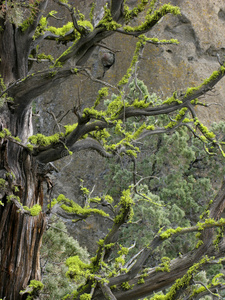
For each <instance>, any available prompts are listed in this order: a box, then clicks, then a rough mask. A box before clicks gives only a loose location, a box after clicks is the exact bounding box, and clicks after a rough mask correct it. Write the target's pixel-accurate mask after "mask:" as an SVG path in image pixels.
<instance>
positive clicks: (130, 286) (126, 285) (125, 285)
mask: <svg viewBox="0 0 225 300" xmlns="http://www.w3.org/2000/svg"><path fill="white" fill-rule="evenodd" d="M133 286H134V285H130V284H129V282H128V281H125V282H123V283H122V284H121V288H122V289H123V290H125V291H127V290H130V289H132V288H133Z"/></svg>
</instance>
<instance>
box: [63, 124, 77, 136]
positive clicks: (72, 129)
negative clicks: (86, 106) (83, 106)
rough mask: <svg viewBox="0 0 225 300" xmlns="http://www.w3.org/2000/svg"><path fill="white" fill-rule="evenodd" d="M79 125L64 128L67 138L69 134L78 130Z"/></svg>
mask: <svg viewBox="0 0 225 300" xmlns="http://www.w3.org/2000/svg"><path fill="white" fill-rule="evenodd" d="M77 125H78V123H75V124H73V125H65V126H64V128H65V129H66V132H65V136H67V135H68V134H69V133H71V132H72V131H74V129H76V128H77Z"/></svg>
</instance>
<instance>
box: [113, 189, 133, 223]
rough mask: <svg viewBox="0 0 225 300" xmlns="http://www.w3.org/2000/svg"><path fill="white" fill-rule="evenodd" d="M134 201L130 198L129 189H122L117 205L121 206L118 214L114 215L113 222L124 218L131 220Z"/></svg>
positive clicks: (118, 221)
mask: <svg viewBox="0 0 225 300" xmlns="http://www.w3.org/2000/svg"><path fill="white" fill-rule="evenodd" d="M133 205H134V201H133V199H132V198H131V194H130V190H129V189H128V190H124V191H123V192H122V196H121V198H120V202H119V204H118V206H121V208H120V211H119V213H118V215H117V216H116V217H115V219H114V222H115V223H120V222H121V221H123V220H124V218H128V220H131V219H132V217H133V214H134V212H133V208H132V206H133Z"/></svg>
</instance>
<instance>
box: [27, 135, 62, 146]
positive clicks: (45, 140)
mask: <svg viewBox="0 0 225 300" xmlns="http://www.w3.org/2000/svg"><path fill="white" fill-rule="evenodd" d="M61 136H63V134H59V133H56V134H54V135H51V136H45V135H43V134H40V133H38V134H36V135H32V136H31V137H29V139H28V141H29V142H30V143H31V144H33V145H39V146H48V145H51V144H53V143H57V142H59V139H60V137H61Z"/></svg>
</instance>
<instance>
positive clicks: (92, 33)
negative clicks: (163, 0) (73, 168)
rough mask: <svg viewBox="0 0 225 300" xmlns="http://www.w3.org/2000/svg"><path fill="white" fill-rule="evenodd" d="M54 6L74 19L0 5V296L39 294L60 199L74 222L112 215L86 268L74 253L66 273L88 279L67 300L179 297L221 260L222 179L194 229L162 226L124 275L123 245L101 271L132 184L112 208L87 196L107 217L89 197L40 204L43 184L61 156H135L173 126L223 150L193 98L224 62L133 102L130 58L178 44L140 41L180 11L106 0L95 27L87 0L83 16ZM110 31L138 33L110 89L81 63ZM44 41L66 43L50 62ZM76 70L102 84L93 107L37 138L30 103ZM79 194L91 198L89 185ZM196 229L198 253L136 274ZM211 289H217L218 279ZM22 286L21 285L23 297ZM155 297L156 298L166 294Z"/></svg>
mask: <svg viewBox="0 0 225 300" xmlns="http://www.w3.org/2000/svg"><path fill="white" fill-rule="evenodd" d="M54 2H55V4H57V5H59V8H60V9H65V10H66V11H68V13H69V15H70V16H71V20H67V21H69V22H68V23H65V24H64V26H63V27H61V28H54V27H53V26H51V17H52V15H53V14H55V12H51V13H50V14H48V15H46V14H45V11H46V8H47V6H48V5H49V4H50V3H51V1H48V0H32V1H31V0H27V1H0V7H1V13H0V56H1V63H0V75H1V96H0V97H1V108H0V130H1V132H0V138H1V146H0V164H1V165H0V174H1V181H0V184H1V202H0V203H1V208H0V220H1V227H0V265H1V271H0V278H1V281H0V297H2V298H4V297H5V298H6V299H26V298H28V297H29V298H32V297H33V298H35V297H36V298H37V297H38V290H39V289H42V287H43V286H42V284H41V282H40V280H41V273H40V246H41V241H42V236H43V233H44V231H45V228H46V225H47V223H48V215H49V212H51V209H52V207H53V204H55V202H58V203H59V204H60V205H61V208H62V209H64V211H65V212H67V213H68V214H74V215H75V216H76V217H77V218H80V219H85V218H87V217H88V216H89V215H91V214H95V213H97V214H100V215H102V216H103V217H107V218H110V219H111V221H112V224H113V225H112V228H111V229H110V230H109V233H108V234H107V236H106V237H105V238H104V239H103V240H101V241H99V249H98V251H97V254H96V257H95V258H93V259H92V263H91V264H85V262H82V261H81V260H80V259H79V257H77V256H72V257H71V258H70V259H68V261H67V265H68V268H69V270H68V272H67V276H69V277H70V278H71V279H80V278H81V277H85V279H86V283H85V284H84V285H83V287H81V288H80V289H79V290H78V291H77V292H76V294H74V295H73V296H71V297H72V298H73V297H75V298H77V299H79V297H80V299H90V298H93V299H98V300H100V299H104V298H107V297H108V298H110V299H115V297H116V299H138V298H140V297H144V296H145V295H148V294H151V293H153V292H155V291H158V290H161V289H164V288H165V287H167V286H169V285H172V284H173V286H172V288H171V290H170V292H169V294H168V295H167V296H165V297H166V298H165V299H175V298H178V297H179V296H178V295H179V294H180V293H181V292H182V291H183V290H184V289H185V288H186V287H188V286H189V285H190V284H192V281H191V278H192V275H193V274H194V273H196V272H197V271H198V270H199V268H201V267H203V266H204V265H206V264H208V263H210V262H212V260H213V259H214V260H216V259H220V258H223V252H224V243H223V240H222V239H220V237H221V235H220V236H217V239H216V243H215V244H216V250H215V245H214V240H215V237H214V234H213V232H214V230H213V228H214V227H218V228H223V225H224V220H222V219H220V216H221V213H222V211H223V208H224V189H225V187H224V186H225V184H223V185H222V188H221V189H220V190H219V191H218V195H217V197H216V198H215V200H214V201H213V203H210V206H209V209H208V211H207V212H206V220H203V221H202V223H199V224H197V225H196V226H193V227H188V228H179V227H178V228H177V229H170V230H169V231H168V230H167V231H165V232H159V233H158V235H157V236H155V237H154V239H153V240H152V241H149V245H147V246H146V247H145V248H144V249H143V251H142V253H141V254H140V255H139V257H138V258H137V260H136V262H135V263H134V264H133V265H132V266H130V268H129V270H128V271H127V272H126V271H125V270H124V269H123V267H122V265H123V256H124V255H126V253H127V250H126V249H123V248H122V249H121V250H120V251H119V254H118V255H119V257H118V258H117V259H116V261H115V265H114V266H115V268H114V269H112V266H109V267H108V266H107V265H106V264H105V261H106V260H107V258H108V257H109V255H110V252H111V246H112V245H113V241H114V240H115V236H116V235H117V232H118V230H119V229H120V227H121V226H122V225H123V224H124V223H126V222H128V221H129V219H130V218H131V217H132V206H133V205H134V201H133V199H132V193H133V190H132V188H131V187H130V188H127V189H126V190H124V191H123V192H122V195H121V198H120V202H119V203H118V204H117V206H116V207H114V208H113V204H112V199H111V197H109V196H105V197H104V199H103V198H96V197H95V198H94V199H89V200H90V201H92V202H95V203H99V205H100V206H101V204H105V203H108V206H109V207H112V215H107V213H106V212H104V211H103V210H101V209H99V208H91V207H90V202H88V203H87V205H86V207H80V206H79V205H78V204H77V203H75V202H73V201H72V200H70V199H67V198H66V197H65V196H63V195H60V196H59V197H58V198H57V199H56V200H55V201H53V203H49V205H48V206H46V205H45V206H44V203H43V202H44V199H45V198H44V195H43V191H44V190H43V183H44V182H47V184H50V183H49V180H48V173H49V172H50V171H51V170H52V164H51V163H52V162H54V161H56V160H58V159H60V158H62V157H63V156H66V155H71V154H72V153H73V152H77V151H79V150H81V149H84V150H85V149H86V150H88V149H94V150H96V151H97V152H98V153H99V154H100V155H102V156H105V157H111V156H113V155H122V154H125V155H130V156H135V155H136V153H135V152H136V151H138V149H137V146H136V144H135V140H137V139H140V138H144V137H145V136H147V135H155V134H161V133H168V134H169V133H171V132H174V131H175V130H177V128H179V127H180V126H187V127H188V128H189V129H190V131H192V132H193V133H194V135H195V136H197V137H198V138H199V139H200V140H201V141H202V143H204V144H205V147H206V149H208V151H211V149H210V147H212V146H214V147H217V148H219V149H220V150H221V153H222V154H223V150H222V145H221V143H220V141H218V140H217V139H216V138H215V135H214V134H213V133H212V132H210V131H209V130H208V129H207V128H206V127H205V126H204V125H203V124H202V123H201V122H200V121H199V120H198V118H197V116H196V113H195V110H194V107H195V106H197V105H202V104H201V103H200V102H199V101H198V100H197V98H198V97H200V96H203V95H204V94H205V93H206V92H207V91H209V90H211V89H212V88H213V87H214V86H215V85H216V83H217V82H218V81H220V80H221V79H222V78H223V76H224V74H225V73H224V71H225V67H224V66H223V65H221V66H220V67H219V69H218V70H217V71H215V72H213V73H212V75H211V76H210V77H209V78H208V79H206V80H205V81H204V82H203V83H202V84H201V85H199V86H197V87H194V88H188V89H187V90H186V92H185V93H184V94H181V95H180V94H179V93H176V91H175V92H174V94H173V95H172V96H171V97H170V98H168V99H166V100H165V101H164V102H163V103H162V104H161V105H155V104H154V103H152V102H151V101H150V100H148V99H147V98H145V99H143V98H142V95H141V94H140V96H139V97H138V98H137V99H135V101H132V102H129V101H128V102H126V101H125V92H126V86H127V84H129V82H130V80H132V79H133V76H134V75H135V68H136V64H137V63H138V59H139V54H140V53H141V51H142V50H143V47H144V46H145V45H146V47H147V45H148V43H152V44H156V45H158V44H163V43H177V41H176V40H170V41H167V40H162V41H160V40H158V39H156V38H147V37H146V36H145V33H147V32H150V31H151V29H152V28H153V27H154V26H155V25H156V24H157V23H158V22H159V21H160V20H161V19H162V17H163V16H165V15H166V14H173V15H177V14H179V13H180V11H179V8H178V7H175V6H172V5H169V4H165V5H161V6H160V4H158V1H156V0H152V1H145V0H142V1H140V2H138V1H137V3H136V6H135V7H134V8H133V9H130V8H129V7H128V5H127V4H126V3H125V1H123V0H112V1H110V3H108V5H106V6H105V7H104V15H103V17H102V19H101V20H100V21H99V22H97V24H95V22H93V13H92V12H93V9H94V6H92V8H91V14H90V18H89V19H85V17H84V15H83V14H81V13H80V12H78V11H77V10H76V7H73V6H72V5H71V4H69V3H67V1H65V0H64V1H60V0H54ZM140 13H142V14H144V13H145V16H146V17H145V19H144V22H143V23H142V24H141V25H139V24H137V25H134V23H135V21H136V20H138V18H137V17H138V16H139V14H140ZM131 24H132V26H131ZM114 33H118V34H124V35H130V36H133V37H135V38H137V46H136V50H135V53H134V56H133V59H132V61H131V64H130V67H129V69H128V70H127V72H126V74H124V77H123V78H122V79H121V80H120V81H119V83H118V85H117V86H110V85H109V84H107V83H106V82H103V81H101V80H99V79H97V78H93V76H92V74H91V73H90V71H89V68H87V67H86V66H87V65H88V59H89V57H90V56H91V54H92V53H93V51H94V50H95V48H96V47H98V45H99V44H101V41H103V40H104V39H105V38H107V37H109V36H111V35H113V34H114ZM48 40H51V41H55V42H56V43H61V44H67V45H68V46H67V49H66V51H63V52H62V53H61V55H60V56H59V57H56V58H52V57H51V56H49V54H42V55H41V56H36V54H35V53H36V47H37V46H38V45H41V44H42V43H43V42H44V41H48ZM70 41H71V42H72V45H71V46H69V42H70ZM70 59H71V60H72V61H73V66H74V67H73V68H71V66H69V67H68V64H67V62H68V60H70ZM35 60H42V61H45V60H54V62H53V67H52V68H48V67H46V68H45V67H43V69H40V70H39V71H38V72H34V73H33V72H32V61H35ZM29 61H30V62H31V63H29ZM81 74H85V75H86V76H89V77H91V78H92V80H93V82H97V83H101V84H102V86H104V87H103V88H102V89H100V90H99V93H98V95H96V101H95V102H94V104H93V106H92V107H88V108H86V109H84V110H83V111H82V110H81V109H80V107H75V108H74V113H75V115H76V118H77V121H76V123H75V124H73V125H71V124H70V126H67V127H66V128H65V131H64V132H60V133H57V134H55V135H53V136H49V137H46V136H44V135H42V134H37V135H33V129H32V107H31V104H32V101H33V100H34V99H35V98H37V97H38V96H40V95H42V94H43V93H44V92H46V91H47V90H49V89H50V88H52V87H57V86H58V85H59V84H60V83H62V82H63V81H65V80H66V79H67V78H69V77H71V76H76V77H78V76H80V75H81ZM106 86H107V87H108V88H106ZM111 89H114V94H115V98H114V100H113V101H112V102H111V103H110V105H109V106H108V108H107V109H106V110H102V109H101V108H99V109H98V108H97V107H100V106H98V105H99V102H101V100H102V99H103V98H104V97H105V96H106V95H107V93H109V92H111ZM115 91H116V92H115ZM52 100H54V99H52ZM173 112H174V113H175V115H174V118H173V120H171V121H169V122H168V123H167V124H166V125H164V126H163V127H158V126H157V124H151V125H146V124H145V123H144V122H140V124H139V126H138V128H136V129H135V131H133V130H132V131H129V130H128V129H127V128H126V120H128V119H130V118H132V117H138V116H153V115H154V116H155V115H161V114H165V115H168V114H170V113H173ZM113 128H114V131H115V134H117V136H118V141H117V142H116V143H114V144H111V143H110V137H109V132H108V129H113ZM49 188H50V186H49ZM83 191H84V192H86V193H87V194H88V191H85V190H83ZM221 230H222V229H221ZM195 231H197V232H199V233H200V237H201V240H200V241H199V243H198V247H197V248H196V249H194V250H193V251H191V252H190V253H187V254H186V255H185V256H184V257H182V258H176V259H174V260H171V262H169V261H165V260H164V261H163V262H162V264H161V265H160V266H158V268H157V267H156V268H152V269H147V270H146V271H143V269H144V267H145V263H146V261H147V260H148V258H149V257H150V256H151V255H152V253H153V252H154V251H156V249H157V247H158V245H160V244H162V243H163V241H164V240H167V239H169V238H170V237H171V236H173V235H179V234H180V235H182V234H185V233H186V232H195ZM110 269H111V270H110ZM176 280H178V281H176ZM216 286H219V284H218V282H216ZM112 287H114V289H113V288H112ZM131 287H132V288H131ZM21 290H23V291H22V292H21V293H20V291H21ZM114 295H115V296H114ZM162 297H163V296H162ZM162 297H161V299H164V298H162ZM68 298H70V296H68ZM158 299H160V298H158Z"/></svg>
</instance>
